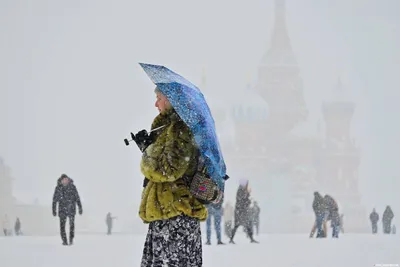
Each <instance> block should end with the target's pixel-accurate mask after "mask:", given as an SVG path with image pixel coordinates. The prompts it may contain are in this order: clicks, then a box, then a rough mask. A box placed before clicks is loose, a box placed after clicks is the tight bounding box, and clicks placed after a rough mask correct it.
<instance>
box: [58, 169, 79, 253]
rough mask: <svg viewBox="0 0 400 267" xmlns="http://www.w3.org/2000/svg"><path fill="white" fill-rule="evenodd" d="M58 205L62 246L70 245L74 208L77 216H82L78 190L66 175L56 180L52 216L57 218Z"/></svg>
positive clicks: (72, 237)
mask: <svg viewBox="0 0 400 267" xmlns="http://www.w3.org/2000/svg"><path fill="white" fill-rule="evenodd" d="M57 204H58V217H59V218H60V235H61V239H62V244H63V245H64V246H66V245H68V244H69V245H72V244H73V243H74V237H75V215H76V206H77V205H78V208H79V214H80V215H82V213H83V210H82V203H81V199H80V197H79V194H78V190H77V189H76V186H75V185H74V181H73V180H72V179H71V178H69V177H68V176H67V175H66V174H62V175H61V177H60V178H58V180H57V186H56V188H55V190H54V195H53V216H54V217H55V216H57ZM67 219H69V243H68V240H67V234H66V232H65V225H66V222H67Z"/></svg>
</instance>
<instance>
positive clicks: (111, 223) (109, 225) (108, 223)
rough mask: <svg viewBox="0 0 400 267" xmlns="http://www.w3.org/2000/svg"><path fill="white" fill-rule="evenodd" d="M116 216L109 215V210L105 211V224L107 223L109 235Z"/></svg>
mask: <svg viewBox="0 0 400 267" xmlns="http://www.w3.org/2000/svg"><path fill="white" fill-rule="evenodd" d="M116 218H117V217H113V216H112V215H111V212H109V213H107V216H106V224H107V235H111V233H112V228H113V221H114V220H115V219H116Z"/></svg>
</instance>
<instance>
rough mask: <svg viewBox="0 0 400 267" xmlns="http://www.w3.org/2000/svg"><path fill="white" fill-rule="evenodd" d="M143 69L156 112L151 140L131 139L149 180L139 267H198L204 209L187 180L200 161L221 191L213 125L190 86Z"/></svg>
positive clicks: (161, 70)
mask: <svg viewBox="0 0 400 267" xmlns="http://www.w3.org/2000/svg"><path fill="white" fill-rule="evenodd" d="M141 66H142V67H143V69H144V70H145V71H146V73H147V74H148V76H149V77H150V78H151V79H152V81H153V82H154V83H155V84H156V86H157V87H156V89H155V93H156V102H155V106H156V107H157V109H158V111H159V113H160V114H159V115H158V116H157V117H156V118H155V119H154V121H153V123H152V126H151V129H152V130H153V131H152V132H151V134H150V135H148V134H147V132H146V131H140V132H139V133H138V134H137V135H136V136H135V138H134V139H135V142H136V143H137V144H138V146H139V148H141V150H142V152H143V155H142V161H141V165H140V167H141V171H142V173H143V175H144V176H145V177H146V180H147V182H145V183H144V189H143V193H142V202H141V204H140V209H139V215H140V217H141V219H142V220H143V221H144V222H145V223H149V229H148V234H147V237H146V241H145V245H144V251H143V256H142V262H141V267H156V266H157V267H158V266H160V267H161V266H170V267H172V266H185V267H186V266H188V267H189V266H202V261H203V260H202V241H201V231H200V222H201V221H205V220H206V218H207V209H206V207H205V206H204V205H203V204H201V203H200V202H199V201H198V199H196V198H195V197H194V196H193V195H192V194H191V191H190V190H189V186H188V183H187V180H186V179H185V178H186V177H193V175H194V174H195V173H196V171H197V164H198V158H199V156H203V157H204V158H205V159H204V163H205V165H206V166H207V167H208V168H207V169H208V170H209V172H210V176H212V178H213V180H215V181H216V182H217V183H218V184H219V185H220V187H221V190H223V184H224V179H223V177H224V176H225V163H224V161H223V158H222V154H221V153H220V149H219V145H218V142H217V140H216V138H215V137H214V136H213V135H215V129H214V125H213V123H214V122H213V120H212V117H211V114H210V112H209V109H208V106H207V104H206V103H205V101H204V98H203V102H201V99H200V100H199V98H202V97H203V96H202V94H201V93H200V91H198V89H197V88H196V87H195V86H194V85H192V84H191V83H190V82H188V81H187V80H185V79H184V78H183V77H181V76H179V75H178V74H176V73H174V72H172V71H170V70H169V69H167V68H165V67H162V66H156V65H148V64H141ZM202 103H203V105H202V106H201V105H200V104H202ZM199 105H200V106H199ZM210 124H211V125H212V127H210ZM207 127H208V128H207ZM210 135H211V136H210ZM205 151H206V152H208V154H207V156H206V157H205V156H204V155H205Z"/></svg>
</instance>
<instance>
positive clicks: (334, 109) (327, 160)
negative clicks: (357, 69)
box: [319, 79, 367, 232]
mask: <svg viewBox="0 0 400 267" xmlns="http://www.w3.org/2000/svg"><path fill="white" fill-rule="evenodd" d="M332 93H333V95H332V98H331V99H330V100H329V101H326V102H325V103H324V104H323V105H322V112H323V115H324V120H325V143H324V146H323V148H322V153H321V170H320V179H319V185H320V188H322V189H323V191H324V192H326V193H328V194H330V195H332V196H333V197H334V198H335V199H336V200H337V201H338V202H339V203H340V206H341V210H340V212H341V213H344V218H345V220H346V222H345V225H346V228H347V231H351V232H362V231H363V229H364V226H365V225H366V218H367V217H366V216H367V215H366V212H365V209H364V207H363V206H362V205H361V198H360V194H359V191H358V168H359V164H360V153H359V149H358V148H357V146H356V144H355V141H354V139H353V138H351V121H352V118H353V115H354V111H355V103H354V102H353V101H352V100H351V98H350V97H349V95H348V91H347V89H346V88H345V86H344V85H343V83H342V82H341V80H340V79H339V80H338V81H337V83H336V85H335V86H334V88H333V90H332Z"/></svg>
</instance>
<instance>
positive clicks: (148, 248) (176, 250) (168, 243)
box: [140, 215, 203, 267]
mask: <svg viewBox="0 0 400 267" xmlns="http://www.w3.org/2000/svg"><path fill="white" fill-rule="evenodd" d="M202 265H203V256H202V242H201V230H200V221H199V220H198V219H195V218H191V217H188V216H184V215H181V216H177V217H174V218H171V219H169V220H160V221H154V222H151V223H150V225H149V231H148V233H147V237H146V242H145V244H144V250H143V257H142V263H141V265H140V266H141V267H201V266H202Z"/></svg>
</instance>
